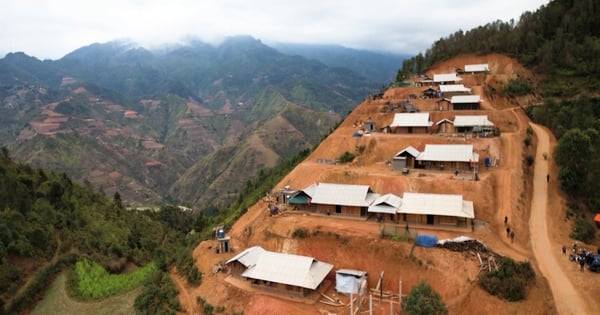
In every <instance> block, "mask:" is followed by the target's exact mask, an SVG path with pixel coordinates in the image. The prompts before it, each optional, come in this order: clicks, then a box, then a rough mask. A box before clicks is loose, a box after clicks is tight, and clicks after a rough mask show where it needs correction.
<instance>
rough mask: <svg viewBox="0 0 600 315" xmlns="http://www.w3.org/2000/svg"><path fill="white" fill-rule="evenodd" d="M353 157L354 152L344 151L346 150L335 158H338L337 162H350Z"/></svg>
mask: <svg viewBox="0 0 600 315" xmlns="http://www.w3.org/2000/svg"><path fill="white" fill-rule="evenodd" d="M355 157H356V155H354V153H352V152H349V151H346V152H344V153H342V155H340V156H339V157H338V158H337V160H338V162H340V163H342V164H344V163H349V162H352V161H353V160H354V158H355Z"/></svg>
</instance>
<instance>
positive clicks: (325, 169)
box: [174, 55, 600, 315]
mask: <svg viewBox="0 0 600 315" xmlns="http://www.w3.org/2000/svg"><path fill="white" fill-rule="evenodd" d="M476 63H488V64H489V66H490V72H489V73H488V74H487V75H463V76H462V77H463V78H464V81H463V83H464V85H465V86H467V87H470V88H472V89H473V91H474V94H480V95H481V97H482V99H483V105H482V110H472V111H460V112H458V114H460V115H469V114H485V115H488V118H489V119H490V120H491V121H493V122H494V123H495V124H496V125H497V126H498V127H499V129H500V131H501V136H500V137H494V138H479V139H465V138H463V137H462V136H460V137H449V136H446V135H444V136H442V135H439V134H437V133H433V134H428V135H414V134H409V135H398V134H385V133H379V132H378V133H373V134H370V135H368V136H363V137H353V136H352V135H353V133H354V132H356V131H357V130H359V129H362V126H363V125H362V123H363V122H364V121H374V122H375V124H376V126H377V128H380V127H383V126H386V125H389V124H390V123H391V122H392V119H393V115H394V113H393V112H390V111H384V108H386V107H389V106H390V105H393V104H398V103H399V102H401V101H404V100H406V99H408V98H409V97H410V95H411V94H414V95H418V96H420V95H421V92H422V91H423V90H424V89H425V88H423V87H398V88H390V89H389V90H387V91H386V92H385V93H384V95H383V98H382V99H377V100H370V99H369V100H365V101H364V102H363V103H361V104H360V105H358V106H357V107H356V108H355V109H354V110H353V111H352V112H351V113H350V114H349V116H348V117H347V118H346V119H345V120H344V121H343V122H342V124H341V125H340V126H339V128H338V129H337V130H335V131H334V132H333V133H332V134H331V135H330V136H329V137H327V138H326V139H325V140H324V141H323V142H322V143H321V144H320V145H319V146H318V147H317V148H316V149H315V150H314V151H313V152H312V153H311V155H310V156H309V157H308V158H307V159H306V160H305V161H303V162H302V163H301V164H300V165H298V166H297V167H296V168H295V169H294V170H293V171H292V172H290V173H289V174H288V175H287V176H286V177H285V178H283V180H282V181H281V182H280V183H279V184H278V185H277V187H274V188H273V191H274V192H275V191H279V190H280V189H282V188H283V187H285V186H290V187H292V188H295V189H302V188H305V187H307V186H308V185H310V184H313V183H316V182H330V183H345V184H366V185H369V186H370V187H371V189H372V190H373V191H375V192H377V193H380V194H385V193H394V194H396V195H399V196H402V194H403V193H404V192H408V191H410V192H422V193H440V194H461V195H463V197H464V199H465V200H472V201H473V204H474V208H475V217H476V219H477V221H478V224H477V226H476V229H475V231H474V232H461V231H453V230H444V231H441V230H433V229H432V230H428V229H426V226H420V227H419V226H417V227H412V228H413V229H416V230H418V232H419V233H422V234H431V235H435V236H437V238H438V239H445V238H451V237H456V236H460V235H466V236H469V237H472V238H476V239H478V240H480V241H481V242H483V243H484V244H486V245H487V246H488V248H490V249H491V250H493V251H494V252H497V253H499V254H501V255H505V256H509V257H511V258H513V259H515V260H517V261H531V262H532V265H533V266H534V269H535V270H536V275H537V276H536V278H535V282H534V284H533V286H531V287H530V289H529V290H528V292H527V298H526V300H524V301H521V302H506V301H504V300H501V299H499V298H497V297H494V296H491V295H489V294H488V293H487V292H485V291H483V290H482V289H480V288H479V286H478V285H477V276H478V272H479V261H478V260H477V257H475V256H473V255H472V254H471V253H469V252H452V251H448V250H445V249H439V248H430V249H425V248H421V247H415V248H414V252H413V255H414V257H410V256H409V253H410V251H411V247H412V244H411V243H406V242H398V241H392V240H390V239H389V238H386V239H382V238H381V237H380V230H381V225H380V224H379V223H376V222H375V221H365V220H364V219H348V218H339V217H333V216H332V217H328V216H320V215H316V214H306V213H299V212H294V211H291V210H284V214H283V215H280V216H269V215H268V213H267V211H266V207H267V204H266V201H265V200H263V201H260V202H258V203H257V204H255V205H254V206H253V207H251V208H250V209H249V211H248V212H247V213H246V214H245V215H244V216H242V217H241V218H240V219H239V220H238V221H237V222H236V223H235V224H234V225H233V227H232V228H231V230H230V231H226V232H227V234H228V235H229V236H230V237H231V245H232V249H233V252H232V253H225V254H216V253H215V245H216V242H215V241H212V240H211V241H205V242H202V243H201V244H200V245H199V246H198V247H197V248H196V249H195V251H194V258H195V259H196V262H197V265H198V267H199V268H200V270H201V271H202V272H203V274H204V277H203V280H202V284H201V285H200V286H199V287H198V288H190V287H187V286H185V285H183V284H182V282H181V281H180V280H179V279H176V278H175V277H174V280H177V283H178V286H179V290H180V293H181V294H180V300H182V305H183V306H184V307H185V312H184V313H187V314H200V313H201V312H202V311H201V309H202V307H201V306H200V305H198V301H197V300H196V297H202V298H203V299H205V300H206V301H207V302H208V303H210V304H212V305H213V306H215V307H216V306H222V307H224V308H225V310H226V312H225V313H232V312H242V311H243V313H244V314H245V315H250V314H327V313H328V312H329V313H333V314H346V313H347V312H348V307H347V306H346V307H333V306H329V305H326V304H323V303H319V302H317V301H318V300H319V299H320V297H319V296H308V297H307V298H305V299H298V298H290V297H285V296H280V295H276V294H268V293H265V292H263V291H256V290H254V289H249V288H248V286H247V283H244V282H243V281H236V280H232V279H231V278H228V277H227V275H226V274H224V273H213V272H212V267H213V265H214V264H217V263H219V262H223V261H225V260H227V259H229V258H231V257H232V256H233V255H235V254H237V253H239V252H241V251H242V250H244V249H245V248H247V247H250V246H254V245H260V246H262V247H263V248H265V249H267V250H273V251H278V252H286V253H292V254H299V255H306V256H312V257H315V258H316V259H318V260H321V261H324V262H328V263H331V264H333V265H334V270H336V269H339V268H351V269H361V270H365V271H367V272H368V275H369V278H368V284H369V287H371V288H374V287H375V286H376V283H377V279H378V275H379V274H380V273H381V272H382V271H384V272H385V276H384V281H383V288H384V290H389V291H396V292H397V291H398V281H399V279H401V280H402V292H403V293H404V294H406V293H407V292H408V291H409V290H410V288H411V286H413V285H415V284H416V283H417V282H418V281H419V280H421V279H422V280H425V281H427V282H428V283H429V284H430V285H431V286H432V287H433V289H434V290H435V291H437V292H438V293H439V294H440V295H441V297H442V299H443V301H444V303H445V304H446V306H447V307H448V309H449V312H450V314H465V313H469V314H555V313H557V308H556V306H555V302H554V300H553V297H552V291H551V290H550V287H549V285H548V282H547V281H546V279H545V278H544V277H542V276H541V274H540V271H539V269H538V267H537V264H536V260H535V257H534V255H533V253H532V249H531V244H530V238H531V235H530V234H529V233H530V232H529V231H530V229H529V216H530V204H531V196H532V190H531V186H532V183H533V181H532V175H533V169H532V168H531V169H529V168H526V167H524V166H523V164H522V160H523V157H524V155H525V154H535V145H536V143H537V141H536V140H535V138H534V141H533V143H532V145H531V146H530V147H529V148H525V146H524V144H523V143H524V141H523V140H524V139H525V136H526V134H527V129H528V123H529V120H528V118H527V116H526V115H525V114H524V112H523V110H522V109H521V107H520V106H526V105H529V104H530V103H538V102H539V100H538V99H537V98H536V97H535V96H529V97H526V98H520V99H506V98H501V97H499V96H498V95H497V94H496V95H495V96H494V97H491V96H490V95H487V94H486V93H487V92H489V91H494V90H496V91H498V90H500V89H501V87H502V85H503V84H504V83H505V82H507V81H508V80H509V79H511V78H515V77H516V76H524V77H526V78H529V79H531V80H534V79H535V78H534V76H533V75H532V74H531V73H529V72H528V71H527V70H526V69H524V68H523V67H522V66H520V65H519V64H518V63H517V62H516V61H515V60H513V59H510V58H507V57H504V56H501V55H486V56H467V57H459V58H454V59H451V60H449V61H445V62H443V63H440V64H438V65H435V66H434V67H432V69H431V70H430V71H428V73H429V74H433V73H445V72H451V71H454V70H455V69H457V68H462V67H464V65H465V64H476ZM410 101H411V103H412V104H413V106H415V107H417V108H418V109H420V111H421V112H430V115H431V120H432V121H433V122H434V123H435V122H436V121H439V120H440V119H442V118H449V119H452V118H453V117H454V115H456V114H457V112H456V111H436V108H437V106H436V103H435V101H436V100H435V99H420V98H417V99H410ZM534 136H535V134H534ZM552 141H553V142H551V143H555V141H554V140H552ZM432 143H448V144H449V143H472V144H473V146H474V148H475V150H476V152H477V153H479V155H480V160H481V161H480V168H479V179H480V180H479V181H472V180H468V178H465V179H460V178H458V179H454V178H453V176H452V174H451V172H449V171H439V170H438V171H436V170H413V171H411V173H410V174H409V175H402V174H401V173H400V172H397V171H393V170H392V169H391V166H390V165H389V164H388V163H387V162H388V161H390V160H391V158H392V157H393V155H394V154H395V153H397V152H398V151H400V150H402V149H403V148H405V147H406V146H408V145H412V146H414V147H415V148H417V149H419V150H422V149H423V148H424V145H425V144H432ZM358 146H364V147H365V150H364V152H363V153H362V155H361V156H360V157H359V158H357V159H356V160H355V161H354V162H353V163H349V164H337V165H330V164H324V163H318V161H322V160H335V159H337V158H338V157H339V156H340V155H341V154H342V153H344V152H345V151H349V152H356V148H357V147H358ZM486 156H489V157H494V158H499V159H500V163H499V165H498V166H497V167H491V168H489V169H486V168H485V167H484V166H483V164H482V163H483V157H486ZM551 167H554V166H551ZM551 189H555V187H551ZM557 196H558V197H557ZM552 198H554V199H555V200H554V201H555V204H558V205H560V204H561V201H560V197H559V195H558V194H554V196H553V197H552ZM555 207H557V206H555ZM558 208H559V209H553V211H561V209H560V206H558ZM563 211H564V210H563ZM557 213H562V212H557ZM504 216H508V218H509V223H510V225H511V228H512V229H513V230H514V231H515V233H516V237H515V241H514V243H511V242H510V240H509V239H508V238H507V237H506V233H505V231H504V224H503V218H504ZM559 217H561V218H563V217H564V215H563V216H559ZM561 224H564V223H561V222H560V220H556V221H552V222H549V226H548V229H549V230H550V231H549V234H550V235H553V239H552V240H553V241H554V242H556V243H557V244H560V243H561V242H568V238H567V236H566V235H565V233H564V230H565V227H564V226H561ZM298 227H303V228H306V229H307V230H308V231H309V235H308V236H307V237H306V238H302V239H301V238H292V237H291V234H292V232H293V231H294V230H295V229H297V228H298ZM566 230H568V228H567V229H566ZM555 232H556V233H555ZM566 234H568V233H566ZM559 246H560V245H557V247H556V248H557V250H556V252H557V253H558V252H559V251H558V249H559ZM561 266H562V267H563V268H571V267H572V265H571V263H570V262H568V261H566V262H564V264H562V265H561ZM569 270H570V269H569ZM569 272H570V271H569ZM569 275H570V276H572V277H581V275H578V274H575V273H570V274H569ZM326 281H327V283H328V287H327V290H326V292H325V293H326V294H327V295H328V296H330V297H336V298H339V299H340V300H341V301H343V302H345V303H346V304H347V305H348V304H349V300H348V297H346V296H342V295H337V294H336V293H335V292H334V291H333V287H334V285H335V283H334V282H335V277H334V275H331V274H330V276H328V277H327V280H326ZM589 286H590V284H587V285H586V289H595V291H592V292H598V289H600V285H598V284H592V285H591V286H592V288H590V287H589ZM374 305H376V307H377V308H378V311H376V314H381V313H382V312H385V313H386V314H388V313H389V307H390V306H389V305H390V304H389V302H387V303H383V304H379V301H377V302H375V298H374ZM367 306H368V301H367V302H366V303H365V304H363V308H361V311H362V310H365V309H366V307H367ZM393 307H394V313H395V314H398V313H399V308H398V305H397V303H396V304H394V306H393Z"/></svg>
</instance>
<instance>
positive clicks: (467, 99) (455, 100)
mask: <svg viewBox="0 0 600 315" xmlns="http://www.w3.org/2000/svg"><path fill="white" fill-rule="evenodd" d="M480 100H481V98H480V97H479V95H454V96H452V98H451V99H450V103H452V104H464V103H479V101H480Z"/></svg>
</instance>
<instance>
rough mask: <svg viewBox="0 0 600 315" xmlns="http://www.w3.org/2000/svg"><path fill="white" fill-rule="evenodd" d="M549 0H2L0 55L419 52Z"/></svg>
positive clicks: (52, 56)
mask: <svg viewBox="0 0 600 315" xmlns="http://www.w3.org/2000/svg"><path fill="white" fill-rule="evenodd" d="M547 3H548V0H519V1H513V0H459V1H450V0H394V1H391V0H389V1H388V0H366V1H364V0H363V1H356V0H346V1H342V0H339V1H333V0H296V1H284V0H281V1H275V0H164V1H159V0H103V1H96V0H0V57H3V56H4V55H6V54H7V53H9V52H17V51H23V52H25V53H26V54H28V55H31V56H35V57H37V58H40V59H59V58H61V57H62V56H64V55H66V54H67V53H69V52H71V51H73V50H75V49H77V48H79V47H82V46H86V45H89V44H92V43H103V42H107V41H111V40H115V39H131V40H134V41H136V42H138V43H140V44H141V45H143V46H145V47H149V48H152V47H153V46H155V45H159V44H163V43H177V42H181V41H182V40H183V39H185V38H186V37H187V38H189V37H190V36H192V37H197V38H200V39H203V40H205V41H207V42H209V43H218V42H219V40H221V39H222V38H223V37H224V36H232V35H251V36H253V37H255V38H258V39H260V40H262V41H263V42H265V43H269V42H273V41H278V42H290V43H318V44H339V45H343V46H346V47H351V48H358V49H368V50H377V51H390V52H398V53H408V54H416V53H418V52H419V51H423V52H424V51H425V50H426V49H427V48H428V47H429V46H430V45H431V44H432V43H433V42H434V41H435V40H437V39H439V38H441V37H445V36H447V35H449V34H451V33H454V32H455V31H458V30H459V29H462V30H465V31H466V30H469V29H471V28H473V27H476V26H479V25H484V24H486V23H488V22H493V21H496V20H502V21H509V20H510V19H515V21H516V20H518V18H519V17H520V16H521V14H522V13H523V12H525V11H535V10H537V9H538V8H539V7H540V6H541V5H544V4H547Z"/></svg>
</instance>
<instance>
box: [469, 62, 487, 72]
mask: <svg viewBox="0 0 600 315" xmlns="http://www.w3.org/2000/svg"><path fill="white" fill-rule="evenodd" d="M486 71H490V67H489V66H488V64H487V63H480V64H473V65H465V72H486Z"/></svg>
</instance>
